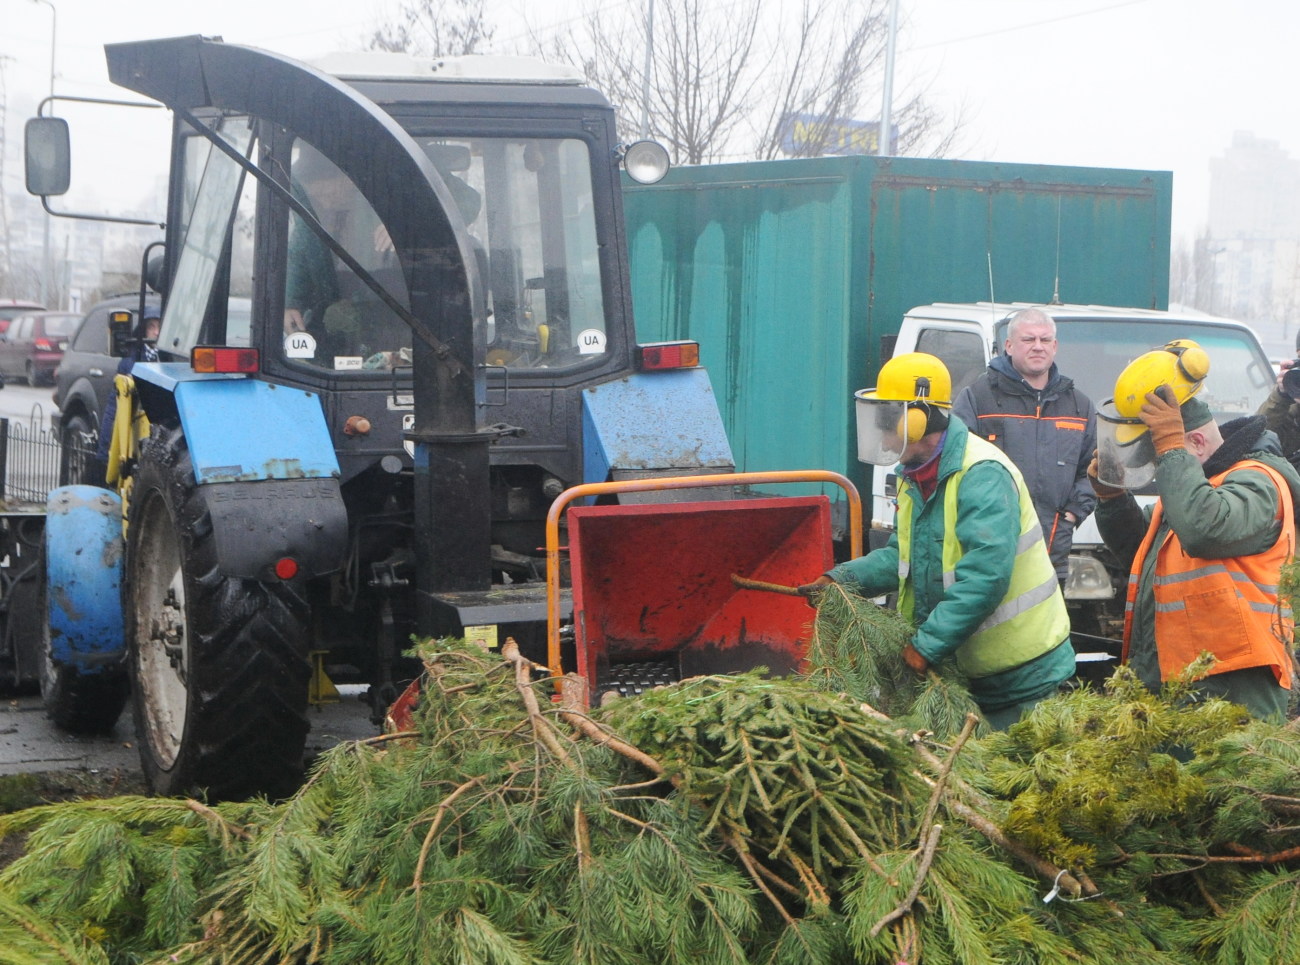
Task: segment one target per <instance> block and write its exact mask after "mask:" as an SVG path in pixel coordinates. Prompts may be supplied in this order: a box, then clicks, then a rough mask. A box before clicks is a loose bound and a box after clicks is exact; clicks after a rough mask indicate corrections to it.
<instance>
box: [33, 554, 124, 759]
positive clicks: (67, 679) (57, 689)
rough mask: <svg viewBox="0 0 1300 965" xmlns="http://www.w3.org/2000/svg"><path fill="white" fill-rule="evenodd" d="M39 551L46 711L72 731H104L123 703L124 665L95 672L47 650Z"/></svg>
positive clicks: (41, 666) (47, 624) (42, 681)
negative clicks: (81, 667)
mask: <svg viewBox="0 0 1300 965" xmlns="http://www.w3.org/2000/svg"><path fill="white" fill-rule="evenodd" d="M43 556H44V554H43V553H42V559H41V565H40V574H39V576H38V577H37V586H38V587H39V589H38V590H37V597H38V599H39V601H40V603H39V613H40V614H41V620H40V624H41V633H40V641H41V651H40V663H39V664H38V667H39V670H40V688H41V702H42V703H43V704H44V705H45V714H46V716H47V717H49V718H50V720H51V721H53V722H54V726H55V727H58V728H59V729H60V730H65V731H67V732H68V733H71V734H107V733H109V732H111V731H112V730H113V726H114V725H115V724H116V723H117V719H118V718H119V717H121V716H122V708H123V707H125V706H126V701H127V696H128V690H129V687H128V681H127V675H126V668H125V667H124V666H122V665H121V663H120V662H119V663H117V664H115V665H113V666H110V667H103V668H101V669H100V670H99V671H97V672H96V673H86V672H84V671H80V670H78V669H77V668H76V667H74V666H70V665H68V664H62V663H57V662H56V661H55V660H54V659H53V658H52V656H51V650H50V621H49V619H48V618H47V617H46V610H45V608H46V605H47V604H46V595H45V594H46V589H45V582H46V581H45V560H44V558H43Z"/></svg>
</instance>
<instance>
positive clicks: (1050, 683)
mask: <svg viewBox="0 0 1300 965" xmlns="http://www.w3.org/2000/svg"><path fill="white" fill-rule="evenodd" d="M969 445H975V446H977V447H978V446H983V447H986V448H987V450H988V452H987V453H984V454H983V455H985V456H987V458H978V459H972V460H968V459H967V448H968V446H969ZM1014 473H1015V470H1014V467H1011V466H1009V465H1008V464H1007V461H1006V457H1005V456H1004V455H1003V454H1002V453H1001V452H1000V451H998V450H997V449H996V448H995V447H993V446H991V445H989V444H988V443H986V442H984V440H982V439H977V438H974V437H972V436H971V435H970V433H969V431H968V430H967V428H966V426H965V424H964V423H962V421H961V420H960V419H958V418H956V417H954V418H952V419H951V421H950V422H949V427H948V433H947V436H946V437H945V439H944V441H943V448H942V452H941V453H940V456H939V478H938V483H937V486H936V488H935V491H934V492H933V493H932V494H931V496H930V498H929V499H924V498H923V497H922V496H921V494H920V492H919V491H917V489H916V488H915V486H914V485H913V484H912V483H910V482H909V481H907V480H906V478H905V477H902V476H900V483H899V486H900V499H899V503H900V512H901V511H902V509H903V507H904V506H906V507H907V509H908V511H909V512H910V514H911V532H910V539H909V541H908V543H909V545H908V547H907V552H906V558H903V555H902V553H901V552H900V544H899V537H898V532H897V527H896V529H895V533H894V535H892V536H891V537H890V540H889V543H888V544H887V545H885V546H883V547H881V548H880V549H878V550H875V551H874V552H871V553H869V554H867V555H866V556H863V557H859V558H858V559H856V560H850V561H849V562H847V563H843V564H841V565H839V566H837V567H835V568H834V569H832V570H831V571H830V574H829V575H830V576H831V578H832V579H834V580H835V581H836V582H841V583H856V584H858V585H859V586H860V587H861V588H862V590H863V592H864V593H865V594H867V595H868V596H875V595H880V594H884V593H888V592H891V591H895V590H898V589H899V588H900V577H901V578H902V579H901V585H902V586H903V591H904V592H903V593H902V594H901V597H902V599H903V601H904V604H903V605H904V606H907V607H910V610H911V617H912V619H913V621H914V623H915V624H916V627H917V630H916V636H915V638H914V639H913V642H912V643H913V646H914V647H915V648H916V649H917V651H918V652H919V653H920V654H921V655H922V656H923V657H925V658H926V660H928V661H929V662H931V663H938V662H939V661H941V660H943V659H944V658H946V657H948V656H950V655H954V654H956V655H958V659H959V662H961V663H968V662H967V661H964V660H963V659H962V658H963V656H965V655H963V654H960V653H959V650H961V648H963V647H964V646H966V645H967V644H968V643H970V642H971V640H972V637H977V636H980V635H981V634H982V631H983V630H986V629H987V624H986V621H989V620H990V617H993V616H994V614H995V611H998V609H999V607H1000V606H1001V605H1003V604H1004V603H1006V602H1007V601H1008V593H1009V591H1010V590H1011V589H1012V587H1013V575H1014V574H1015V570H1016V566H1017V560H1018V559H1020V560H1022V561H1023V560H1024V559H1025V547H1024V546H1023V545H1022V534H1024V532H1025V514H1026V511H1027V512H1028V514H1029V516H1030V517H1031V518H1030V519H1029V522H1030V523H1031V524H1032V523H1034V519H1033V518H1032V517H1033V505H1032V502H1031V501H1030V500H1029V497H1028V495H1027V493H1026V494H1024V501H1023V504H1022V500H1021V490H1022V489H1023V486H1021V487H1019V488H1018V486H1017V482H1016V478H1015V475H1014ZM952 486H956V487H957V489H956V492H955V494H953V493H952V492H951V491H950V487H952ZM952 505H955V507H956V518H955V519H950V518H949V507H950V506H952ZM1032 530H1033V531H1034V532H1037V533H1038V534H1039V535H1038V538H1037V540H1036V541H1035V543H1036V549H1037V552H1038V554H1039V555H1041V559H1038V558H1037V557H1035V562H1038V563H1041V564H1043V566H1042V567H1039V568H1041V569H1043V570H1044V572H1045V573H1046V574H1047V576H1048V578H1049V579H1050V580H1051V585H1050V590H1051V593H1052V594H1053V596H1054V599H1055V602H1054V603H1052V604H1050V605H1049V606H1048V607H1047V608H1046V609H1049V610H1051V611H1053V614H1054V615H1053V616H1052V617H1051V618H1050V619H1045V620H1044V619H1039V618H1038V617H1041V616H1042V615H1043V613H1042V611H1040V612H1039V614H1038V615H1037V616H1035V615H1034V614H1033V613H1032V611H1030V612H1028V613H1027V614H1026V615H1025V616H1024V617H1023V619H1021V618H1018V620H1019V626H1021V627H1024V628H1028V627H1029V626H1030V624H1032V625H1033V627H1034V628H1035V629H1033V630H1030V633H1031V634H1033V636H1030V637H1028V638H1023V639H1022V640H1020V641H1018V642H1017V643H1016V644H1015V645H1016V646H1017V647H1020V645H1021V644H1023V648H1022V649H1019V650H1018V653H1019V656H1018V657H1017V658H1015V659H1013V660H1010V661H1007V660H1003V661H1001V666H999V665H998V661H997V660H993V661H992V662H990V661H989V660H988V654H987V652H986V653H985V654H983V655H981V656H980V658H979V659H978V660H976V661H974V663H973V664H970V663H968V665H967V669H968V672H972V673H973V674H974V676H972V679H971V682H970V686H971V693H972V695H973V696H974V697H975V698H976V700H977V701H978V702H979V704H980V706H981V707H982V708H984V709H985V710H993V709H997V708H999V707H1003V706H1007V705H1010V704H1013V703H1018V702H1021V701H1025V700H1030V699H1034V698H1036V697H1040V696H1043V695H1045V694H1048V693H1051V692H1052V691H1054V690H1055V689H1056V688H1057V687H1058V686H1059V685H1060V684H1061V683H1062V682H1063V681H1065V680H1066V679H1068V678H1069V677H1070V676H1071V675H1072V674H1073V673H1074V652H1073V649H1072V648H1071V647H1070V645H1069V627H1068V621H1067V620H1066V619H1065V617H1064V602H1063V601H1061V600H1059V590H1057V588H1056V585H1055V580H1054V577H1053V576H1052V571H1051V567H1050V564H1049V563H1048V562H1047V550H1046V547H1045V546H1044V545H1043V543H1042V538H1041V530H1039V529H1038V527H1037V525H1032ZM954 541H955V542H956V543H957V544H960V553H959V554H958V555H959V558H957V559H954V554H953V552H952V547H953V544H954ZM945 546H947V547H948V548H949V551H948V554H947V556H948V558H947V559H945V551H944V550H945ZM900 562H901V564H902V565H900ZM1024 577H1025V574H1024V572H1022V574H1021V578H1020V582H1022V583H1023V582H1024ZM1024 589H1026V587H1024V586H1020V587H1018V588H1017V592H1016V593H1014V594H1012V597H1015V596H1017V595H1019V594H1020V593H1021V591H1023V590H1024ZM1057 603H1059V611H1060V612H1059V614H1058V613H1055V608H1056V604H1057ZM1042 633H1046V634H1048V635H1050V637H1051V639H1047V637H1045V636H1042ZM984 649H985V650H987V648H984ZM968 653H969V651H968Z"/></svg>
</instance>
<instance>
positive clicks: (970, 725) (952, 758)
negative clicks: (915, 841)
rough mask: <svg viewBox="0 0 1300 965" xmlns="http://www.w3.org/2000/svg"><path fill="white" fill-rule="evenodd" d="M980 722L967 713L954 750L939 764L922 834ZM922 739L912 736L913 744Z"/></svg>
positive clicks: (923, 816)
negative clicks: (954, 767) (958, 760)
mask: <svg viewBox="0 0 1300 965" xmlns="http://www.w3.org/2000/svg"><path fill="white" fill-rule="evenodd" d="M979 722H980V721H979V718H978V717H976V716H975V715H974V714H967V715H966V723H965V724H964V725H963V726H962V729H961V732H960V733H959V734H958V735H957V740H956V741H954V742H953V745H952V750H951V751H949V752H948V756H947V757H946V758H945V759H944V761H943V763H942V764H941V765H940V766H939V772H938V774H936V775H935V782H934V790H933V791H932V792H931V794H930V800H929V801H927V802H926V805H925V814H923V815H922V817H921V823H920V828H921V833H922V834H924V833H925V829H926V828H928V827H929V826H930V822H931V821H933V820H934V815H935V812H936V811H938V809H939V801H940V800H941V799H942V797H943V794H944V789H945V788H946V787H947V785H948V777H949V776H950V775H951V774H952V766H953V764H955V763H956V762H957V755H958V754H960V753H961V749H962V748H963V747H964V746H965V745H966V741H968V740H970V736H971V734H973V733H975V728H976V727H978V726H979ZM920 740H921V738H920V735H919V734H917V735H914V736H913V738H912V742H913V744H919V743H920Z"/></svg>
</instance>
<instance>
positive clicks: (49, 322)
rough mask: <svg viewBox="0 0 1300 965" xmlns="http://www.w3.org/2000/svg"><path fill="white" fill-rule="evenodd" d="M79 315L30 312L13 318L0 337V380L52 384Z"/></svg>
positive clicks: (79, 317)
mask: <svg viewBox="0 0 1300 965" xmlns="http://www.w3.org/2000/svg"><path fill="white" fill-rule="evenodd" d="M80 322H81V316H80V315H78V314H76V313H74V312H31V313H29V314H26V315H18V316H15V317H14V319H13V320H12V321H11V322H10V323H9V327H8V328H7V329H5V332H4V334H2V335H0V378H4V379H15V378H23V379H26V380H27V384H28V385H41V384H42V383H44V384H52V383H53V382H54V370H55V369H57V368H58V367H59V362H60V361H62V360H63V351H64V349H66V348H67V347H68V340H69V339H70V338H72V335H73V333H74V332H76V330H77V325H78V324H79V323H80Z"/></svg>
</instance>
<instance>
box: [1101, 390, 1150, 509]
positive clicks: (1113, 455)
mask: <svg viewBox="0 0 1300 965" xmlns="http://www.w3.org/2000/svg"><path fill="white" fill-rule="evenodd" d="M1155 476H1156V446H1155V443H1154V442H1153V441H1152V439H1151V433H1150V431H1148V429H1147V427H1146V425H1145V424H1144V423H1143V422H1142V420H1141V419H1130V418H1125V417H1124V416H1122V415H1120V414H1119V412H1118V410H1117V409H1116V408H1115V402H1114V400H1112V399H1108V400H1106V402H1104V403H1103V404H1102V405H1100V406H1098V407H1097V479H1098V481H1100V482H1103V483H1105V484H1106V485H1107V486H1115V487H1116V488H1118V489H1141V488H1142V487H1143V486H1145V485H1146V484H1147V483H1149V482H1150V481H1151V480H1152V479H1154V478H1155Z"/></svg>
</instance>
